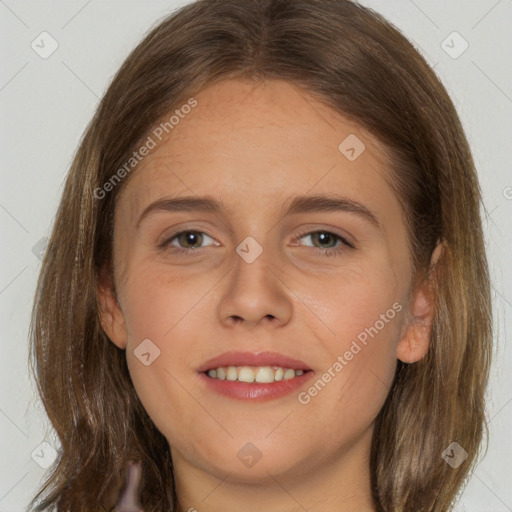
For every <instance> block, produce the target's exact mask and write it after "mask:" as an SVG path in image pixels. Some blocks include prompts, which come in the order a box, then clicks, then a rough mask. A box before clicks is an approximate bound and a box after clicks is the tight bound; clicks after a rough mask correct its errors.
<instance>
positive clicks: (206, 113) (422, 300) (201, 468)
mask: <svg viewBox="0 0 512 512" xmlns="http://www.w3.org/2000/svg"><path fill="white" fill-rule="evenodd" d="M195 98H196V100H197V102H198V105H197V106H196V107H195V108H194V109H193V110H192V112H191V113H190V114H188V115H187V116H186V117H185V118H184V119H182V120H180V123H179V124H178V125H177V126H175V128H174V130H173V131H172V133H171V136H170V137H168V138H167V139H166V140H165V141H163V142H161V143H160V144H159V145H158V147H157V148H156V149H154V150H153V151H152V152H151V153H150V154H149V155H148V156H146V157H145V158H144V159H143V161H142V162H141V163H140V164H139V165H138V166H137V169H136V171H134V174H133V175H132V176H130V180H129V181H128V183H126V187H125V188H124V189H123V191H122V193H121V195H120V197H119V201H118V204H117V207H116V212H115V218H114V272H113V280H112V279H111V278H110V276H109V274H108V273H107V272H106V271H104V272H102V275H101V280H100V285H99V300H100V308H101V318H102V324H103V328H104V329H105V332H106V333H107V335H108V336H109V338H110V340H111V341H112V342H113V343H114V344H115V345H116V346H117V347H119V348H121V349H126V357H127V362H128V368H129V371H130V375H131V378H132V380H133V384H134V386H135V389H136V391H137V393H138V396H139V397H140V399H141V401H142V403H143V405H144V407H145V408H146V410H147V412H148V414H149V415H150V417H151V418H152V420H153V421H154V423H155V425H156V426H157V428H159V430H160V431H161V432H162V433H163V434H164V435H165V437H166V439H167V440H168V442H169V445H170V449H171V453H172V457H173V461H174V468H175V478H176V486H177V493H178V496H179V500H180V507H181V510H183V511H186V510H189V509H190V508H192V507H193V508H194V509H196V510H197V511H199V512H203V511H208V512H221V511H222V512H231V511H239V510H244V511H249V512H251V511H261V510H272V511H273V512H291V511H297V510H304V509H306V510H308V511H309V512H319V511H325V510H333V511H339V512H344V511H353V510H358V511H360V512H365V511H374V510H376V509H375V507H374V504H373V502H372V498H371V491H370V472H369V454H370V447H371V437H372V432H373V425H374V421H375V417H376V416H377V415H378V413H379V411H380V409H381V408H382V405H383V403H384V401H385V399H386V396H387V394H388V392H389V389H390V385H391V383H392V381H393V376H394V371H395V368H396V362H397V359H400V360H402V361H405V362H409V363H413V362H415V361H418V360H419V359H421V358H422V357H424V355H425V354H426V352H427V350H428V345H429V338H430V332H431V323H432V317H433V312H434V309H433V301H432V297H431V296H430V294H429V292H428V289H427V288H426V287H421V288H418V289H417V290H414V293H412V292H413V290H411V283H412V277H413V276H412V274H411V267H410V263H409V250H408V243H407V233H406V228H405V222H404V218H403V212H402V210H401V203H400V201H399V200H398V199H397V198H396V197H395V195H394V194H393V192H392V190H391V188H390V186H389V185H388V183H387V181H386V178H389V164H388V162H387V158H386V152H385V149H384V148H383V147H382V146H381V145H380V144H379V143H378V141H377V140H376V139H375V138H374V137H372V136H371V135H370V134H369V133H367V132H366V131H365V130H363V129H362V128H361V127H359V126H357V125H355V124H353V123H351V122H349V121H348V120H347V119H346V118H344V117H342V116H340V115H339V114H338V113H336V112H334V111H333V110H331V109H330V108H328V107H327V106H325V105H323V104H321V103H319V102H317V101H316V100H314V99H313V98H312V97H311V96H310V95H309V94H308V93H307V92H306V91H304V90H301V89H298V88H297V87H296V86H293V85H290V84H289V83H286V82H283V81H269V82H265V83H260V84H257V85H255V84H251V83H249V82H244V81H239V80H226V81H222V82H219V83H217V84H215V85H213V86H210V87H209V88H207V89H204V90H202V91H201V92H200V93H199V94H197V95H196V96H195ZM349 134H355V135H356V136H357V137H358V138H359V139H360V140H361V141H363V142H364V144H365V146H366V149H365V150H364V151H363V152H362V153H361V154H360V156H359V157H358V158H356V159H355V160H354V161H349V160H348V159H347V158H346V157H345V156H344V155H343V154H342V153H341V152H340V151H339V150H338V146H339V144H340V143H341V142H342V141H343V140H344V139H345V138H346V137H347V136H348V135H349ZM333 193H335V194H337V195H341V196H343V197H346V198H349V199H351V200H354V201H358V202H360V203H362V204H363V205H365V206H366V207H367V208H369V209H370V210H371V211H372V212H374V214H375V216H376V217H377V218H378V220H379V222H380V224H381V226H382V229H379V228H377V227H376V226H374V225H373V224H372V223H370V222H369V221H368V220H366V219H364V218H362V217H361V216H358V215H356V214H354V213H350V212H309V213H298V214H294V215H289V216H284V215H283V212H284V209H285V206H286V205H288V204H289V201H290V200H291V198H293V197H295V196H297V195H303V194H307V195H313V194H333ZM185 195H196V196H202V195H210V196H212V197H214V198H217V199H220V200H222V201H223V202H224V204H225V205H226V208H227V209H226V211H225V212H223V213H219V214H214V213H211V212H201V211H198V212H176V211H175V212H159V213H155V214H151V215H148V216H147V217H146V218H144V220H143V221H141V223H140V225H139V227H138V228H137V226H136V224H137V221H138V219H139V217H140V215H141V213H142V212H143V210H144V209H145V208H146V207H147V206H148V205H149V204H150V203H152V202H153V201H156V200H157V199H160V198H163V197H176V196H185ZM283 205H284V206H283ZM185 229H189V230H192V231H194V232H197V231H199V232H200V233H202V234H203V238H202V239H201V238H200V235H199V238H196V241H195V242H194V241H193V240H192V242H189V243H188V244H187V239H186V238H184V237H180V238H176V237H174V238H172V244H169V245H168V246H167V248H166V249H158V248H157V245H158V243H159V242H160V241H162V240H165V239H171V235H174V234H175V233H178V232H179V231H180V230H185ZM315 231H327V232H329V233H334V235H338V236H342V237H345V238H346V239H347V241H349V242H350V243H352V244H353V245H354V247H355V248H350V247H348V246H345V245H342V244H343V242H342V241H339V239H337V238H336V237H335V238H334V239H330V240H329V239H327V240H326V241H322V240H321V239H318V238H316V239H315V236H314V235H313V236H312V235H311V233H314V232H315ZM304 233H305V234H304ZM248 236H251V237H253V238H254V239H255V240H256V241H257V242H258V243H259V245H260V246H261V247H262V248H263V252H262V254H261V255H260V256H259V257H258V258H257V259H256V260H255V261H253V262H252V263H250V264H249V263H247V262H246V261H245V260H243V259H242V258H241V257H240V256H239V255H238V254H237V252H236V251H235V249H236V248H237V246H238V245H239V244H240V243H241V242H242V241H243V240H244V239H245V238H246V237H248ZM189 240H190V239H189ZM178 247H181V248H192V250H195V251H196V252H195V253H193V254H188V255H180V254H178V253H176V252H173V249H176V248H178ZM328 248H331V249H332V248H334V249H340V252H338V253H336V254H337V256H336V255H331V256H326V255H324V254H322V253H321V250H322V249H328ZM438 256H439V251H438V249H436V251H434V254H433V257H432V263H435V260H436V259H437V257H438ZM114 285H115V294H114ZM395 302H398V303H399V304H400V305H402V306H403V308H402V310H401V311H400V312H399V313H398V314H397V315H396V316H395V317H394V318H393V319H392V320H390V321H389V322H387V323H386V324H385V327H384V328H382V329H381V330H380V331H379V332H378V334H377V335H375V336H374V337H373V338H369V342H368V344H367V345H366V346H364V347H363V348H362V350H361V351H360V352H359V353H358V354H357V355H355V356H354V357H353V359H352V360H351V361H349V362H348V364H347V365H346V366H345V367H344V368H343V370H342V371H341V372H339V373H337V374H336V377H335V378H333V379H332V380H331V381H330V382H329V383H328V384H327V385H326V386H325V387H324V388H323V389H322V390H321V392H320V393H318V395H317V396H315V397H314V398H313V399H312V400H311V401H310V402H309V403H308V404H305V405H304V404H301V403H299V401H298V400H297V394H298V392H300V391H304V390H307V388H309V387H310V386H311V384H312V382H314V381H316V379H317V378H319V377H321V375H322V374H323V373H324V372H326V371H327V370H328V368H329V367H332V365H333V363H334V362H335V361H336V359H337V357H338V356H339V355H343V354H344V353H345V352H346V351H347V350H348V349H349V347H350V345H351V343H352V341H353V340H354V339H355V338H356V337H357V335H358V334H359V333H361V332H363V331H364V330H365V328H368V327H370V326H374V325H375V323H376V321H377V320H379V318H381V317H380V315H382V314H384V313H386V311H387V310H388V309H390V308H391V307H392V305H393V303H395ZM269 315H271V316H269ZM147 338H149V339H150V340H151V341H152V342H153V343H154V344H155V345H156V346H158V348H159V349H160V351H161V353H160V356H159V357H158V358H156V359H155V360H154V362H153V363H152V364H151V365H149V366H145V365H143V364H141V362H140V361H139V359H138V358H137V357H136V356H135V355H134V350H135V349H136V348H137V346H138V345H139V344H140V343H141V342H142V340H145V339H147ZM231 350H240V351H252V352H259V351H267V350H270V351H276V352H280V353H283V354H285V355H288V356H290V357H293V358H296V359H300V360H302V361H305V362H306V363H307V364H308V365H309V367H310V368H312V369H313V370H314V371H315V373H316V375H315V378H313V379H312V380H311V379H310V381H309V382H308V383H307V384H305V386H304V389H299V390H298V392H292V393H291V394H289V395H287V396H285V397H281V398H279V399H276V400H271V401H268V402H265V403H254V402H252V401H240V400H235V399H232V398H228V397H224V396H220V395H218V394H216V393H214V392H213V391H210V390H209V389H207V388H206V387H205V386H204V385H202V384H201V382H200V381H199V379H198V374H197V368H198V367H199V366H200V365H201V364H203V363H204V362H206V361H207V360H208V359H210V358H212V357H214V356H217V355H219V354H221V353H223V352H226V351H231ZM248 442H251V443H252V444H253V445H255V446H256V448H257V450H258V451H259V453H261V459H260V460H259V461H258V462H257V463H256V464H254V465H253V466H252V467H246V466H245V465H244V464H242V463H241V460H240V459H239V458H238V457H237V452H238V451H239V450H240V449H241V448H242V447H243V446H244V445H246V443H248Z"/></svg>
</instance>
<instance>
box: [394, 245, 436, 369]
mask: <svg viewBox="0 0 512 512" xmlns="http://www.w3.org/2000/svg"><path fill="white" fill-rule="evenodd" d="M443 245H444V243H443V242H441V243H438V244H437V245H436V248H435V249H434V251H433V252H432V256H431V260H430V267H429V278H428V279H426V280H425V281H424V282H423V283H422V284H421V286H420V287H419V288H418V290H417V291H416V292H415V294H414V297H413V300H412V304H411V305H410V311H409V320H408V325H407V326H406V328H405V333H404V334H403V335H402V337H401V339H400V341H399V342H398V344H397V358H398V359H399V360H400V361H402V362H404V363H415V362H417V361H419V360H420V359H422V358H423V357H425V355H426V354H427V352H428V349H429V346H430V339H431V335H432V324H433V321H434V314H435V297H434V290H433V288H432V286H431V277H430V274H431V273H432V271H433V270H434V268H435V266H436V264H437V262H438V260H439V258H440V257H441V254H442V252H443Z"/></svg>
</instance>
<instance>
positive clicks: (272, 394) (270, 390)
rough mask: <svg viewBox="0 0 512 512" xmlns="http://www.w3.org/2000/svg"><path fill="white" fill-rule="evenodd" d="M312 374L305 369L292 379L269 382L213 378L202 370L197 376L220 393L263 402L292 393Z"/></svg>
mask: <svg viewBox="0 0 512 512" xmlns="http://www.w3.org/2000/svg"><path fill="white" fill-rule="evenodd" d="M313 374H314V372H313V371H307V372H304V373H303V374H302V375H299V376H297V377H294V378H293V379H288V380H280V381H274V382H270V383H258V382H240V381H237V380H221V379H214V378H212V377H209V376H208V375H206V374H205V373H202V372H201V373H199V378H200V379H201V380H202V381H204V383H205V384H206V386H208V388H209V389H211V390H213V391H215V392H217V393H219V394H221V395H224V396H229V397H231V398H237V399H239V400H253V401H258V402H263V401H268V400H273V399H276V398H280V397H282V396H285V395H288V394H290V393H292V392H293V391H295V390H296V389H298V388H300V387H301V386H302V385H303V384H304V383H305V382H306V381H307V380H309V379H310V378H311V377H312V376H313Z"/></svg>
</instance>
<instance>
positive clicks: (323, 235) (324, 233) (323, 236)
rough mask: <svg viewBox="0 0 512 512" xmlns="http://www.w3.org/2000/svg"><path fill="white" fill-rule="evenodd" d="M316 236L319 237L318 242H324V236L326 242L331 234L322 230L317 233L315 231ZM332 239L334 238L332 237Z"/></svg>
mask: <svg viewBox="0 0 512 512" xmlns="http://www.w3.org/2000/svg"><path fill="white" fill-rule="evenodd" d="M317 236H318V237H319V238H320V242H325V241H326V240H325V239H326V238H327V242H328V241H329V238H331V234H330V233H326V232H324V231H320V232H319V233H317ZM332 240H333V241H334V238H332Z"/></svg>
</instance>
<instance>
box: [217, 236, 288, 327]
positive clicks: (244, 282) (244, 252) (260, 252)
mask: <svg viewBox="0 0 512 512" xmlns="http://www.w3.org/2000/svg"><path fill="white" fill-rule="evenodd" d="M259 238H260V240H261V243H260V242H258V240H256V237H252V236H248V237H246V238H245V239H244V240H242V242H240V243H239V244H238V246H237V247H236V250H235V255H234V260H233V271H232V272H231V273H230V277H229V285H228V289H227V290H226V292H225V296H224V297H223V300H222V303H221V314H222V318H223V320H225V321H226V320H228V319H229V318H231V319H232V318H233V317H236V318H237V319H242V320H244V321H246V322H247V323H250V324H254V323H257V322H259V321H260V320H261V319H262V318H266V317H272V318H274V319H276V320H278V321H287V317H288V316H289V314H290V312H291V303H290V300H289V297H288V294H287V293H286V289H287V288H286V286H284V284H283V283H282V281H281V280H280V279H279V263H278V253H277V251H275V250H273V248H269V247H267V244H268V243H269V242H268V240H269V239H270V238H271V237H269V236H264V235H263V236H260V237H259ZM262 238H264V240H262Z"/></svg>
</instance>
